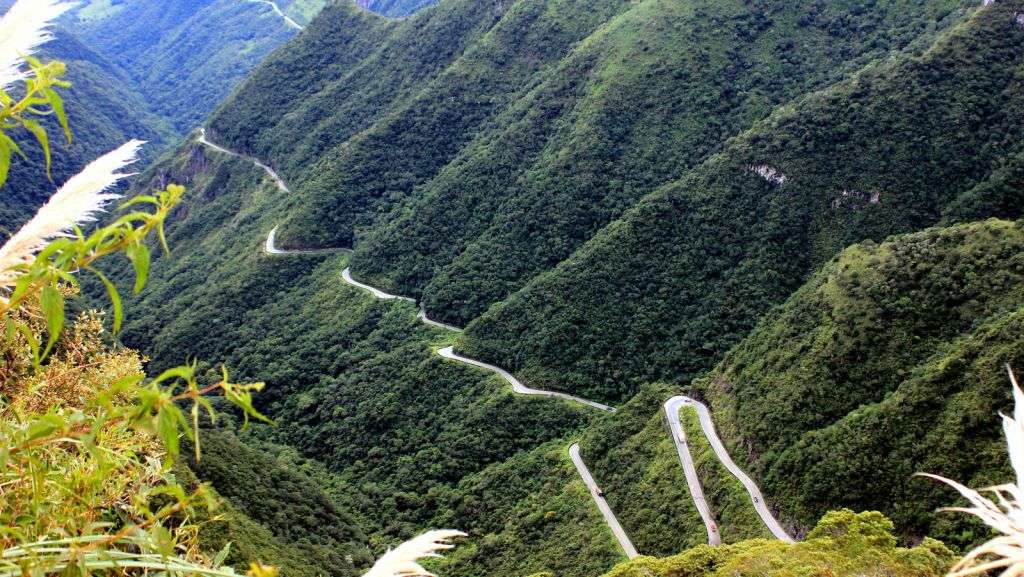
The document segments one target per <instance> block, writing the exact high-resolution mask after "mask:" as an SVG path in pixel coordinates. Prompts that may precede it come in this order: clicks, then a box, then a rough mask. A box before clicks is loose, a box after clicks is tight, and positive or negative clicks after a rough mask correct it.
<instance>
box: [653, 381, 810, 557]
mask: <svg viewBox="0 0 1024 577" xmlns="http://www.w3.org/2000/svg"><path fill="white" fill-rule="evenodd" d="M683 407H693V408H694V409H695V410H696V411H697V417H698V418H699V420H700V428H701V430H702V431H703V432H704V437H705V438H706V439H707V440H708V443H709V444H710V445H711V449H712V450H713V451H714V452H715V455H716V456H717V457H718V460H719V461H721V462H722V464H723V465H725V468H726V469H728V470H729V472H730V473H732V475H733V476H734V477H736V479H738V480H739V482H740V483H741V484H742V485H743V487H744V488H745V489H746V490H747V494H748V495H750V501H751V503H752V504H753V505H754V509H756V510H757V514H758V515H759V516H760V517H761V521H762V522H763V523H764V525H765V527H767V528H768V530H769V531H771V533H772V534H773V535H774V536H775V538H776V539H779V540H780V541H785V542H787V543H792V542H793V538H792V537H790V536H789V533H787V532H786V530H785V529H783V528H782V525H781V524H779V521H778V519H776V518H775V516H774V515H772V512H771V511H769V510H768V506H767V505H766V504H765V502H764V496H763V495H761V490H760V489H759V488H758V487H757V484H756V483H754V481H753V479H751V478H750V477H748V476H747V474H746V473H744V472H743V470H742V469H740V468H739V466H737V465H736V463H735V462H734V461H733V460H732V457H730V456H729V452H728V451H727V450H726V449H725V445H723V444H722V440H721V439H720V438H719V437H718V432H717V431H715V423H714V421H713V420H712V419H711V411H709V410H708V408H707V406H706V405H704V403H701V402H699V401H696V400H694V399H691V398H690V397H686V396H682V395H679V396H675V397H672V398H671V399H669V400H667V401H665V414H666V415H667V417H668V422H669V428H670V429H671V430H672V440H673V441H674V442H675V445H676V450H677V451H678V452H679V460H680V461H681V462H682V464H683V470H684V471H685V473H686V483H687V485H689V486H690V494H691V495H692V496H693V502H694V504H695V505H696V506H697V510H698V511H700V516H701V518H702V519H703V520H704V525H705V526H706V527H707V530H708V543H709V544H711V545H718V544H720V543H721V538H720V536H719V534H718V524H717V523H715V520H714V517H712V515H711V511H710V509H709V508H708V505H707V501H705V499H704V491H703V490H702V489H701V486H700V480H699V479H698V478H697V471H696V468H695V467H694V465H693V458H692V457H691V455H690V449H689V447H688V446H687V444H686V434H685V432H684V431H683V427H682V425H681V424H680V422H679V411H680V409H682V408H683Z"/></svg>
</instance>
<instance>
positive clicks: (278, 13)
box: [249, 0, 302, 30]
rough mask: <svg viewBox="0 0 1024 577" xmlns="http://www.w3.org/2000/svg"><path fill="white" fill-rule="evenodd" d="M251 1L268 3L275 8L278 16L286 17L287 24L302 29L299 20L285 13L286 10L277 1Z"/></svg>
mask: <svg viewBox="0 0 1024 577" xmlns="http://www.w3.org/2000/svg"><path fill="white" fill-rule="evenodd" d="M249 2H253V3H255V4H268V5H269V6H270V7H271V8H273V9H274V12H276V13H277V15H278V16H280V17H281V18H284V21H285V24H287V25H289V26H291V27H292V28H294V29H296V30H302V26H299V23H298V22H296V21H294V20H292V19H291V18H290V17H289V16H288V15H287V14H285V13H284V11H283V10H281V8H280V7H279V6H278V5H277V3H275V2H271V1H270V0H249Z"/></svg>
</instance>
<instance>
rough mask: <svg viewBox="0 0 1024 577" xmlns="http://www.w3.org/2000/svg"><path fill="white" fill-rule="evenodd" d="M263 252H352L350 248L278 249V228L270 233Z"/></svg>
mask: <svg viewBox="0 0 1024 577" xmlns="http://www.w3.org/2000/svg"><path fill="white" fill-rule="evenodd" d="M263 250H264V251H265V252H266V253H267V254H330V253H335V252H352V249H349V248H311V249H298V250H291V249H284V248H277V227H276V226H275V227H274V230H271V231H270V234H268V235H267V242H266V244H264V245H263Z"/></svg>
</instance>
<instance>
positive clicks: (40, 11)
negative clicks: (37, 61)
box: [0, 0, 75, 89]
mask: <svg viewBox="0 0 1024 577" xmlns="http://www.w3.org/2000/svg"><path fill="white" fill-rule="evenodd" d="M74 6H75V5H74V4H73V3H67V2H60V1H59V0H18V1H17V2H15V4H14V6H12V7H11V9H10V10H8V11H7V13H6V14H4V16H3V18H0V89H7V88H8V87H9V86H10V85H11V84H14V83H15V82H19V81H22V80H24V79H25V78H27V77H28V72H27V71H26V70H25V69H24V66H25V57H26V56H31V55H32V54H35V52H36V50H37V49H38V48H39V46H40V45H42V44H44V43H46V42H48V41H50V40H51V39H52V38H53V35H52V34H50V32H49V30H48V28H49V27H50V25H51V24H53V21H54V20H56V19H57V17H58V16H60V15H61V14H63V13H65V12H67V11H68V10H70V9H71V8H73V7H74Z"/></svg>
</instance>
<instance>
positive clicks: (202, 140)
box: [196, 126, 291, 254]
mask: <svg viewBox="0 0 1024 577" xmlns="http://www.w3.org/2000/svg"><path fill="white" fill-rule="evenodd" d="M196 141H197V142H199V144H202V145H204V146H209V147H210V148H212V149H214V150H216V151H217V152H221V153H224V154H227V155H228V156H234V157H237V158H244V159H245V160H248V161H249V162H251V163H253V164H255V165H256V166H258V167H260V168H262V169H263V171H264V172H266V173H267V176H269V177H270V179H271V180H273V181H274V184H276V185H277V188H278V189H280V190H281V192H287V193H289V194H290V193H291V189H289V188H288V185H287V184H285V182H284V180H282V179H281V177H280V176H279V175H278V174H277V172H275V171H274V169H273V168H270V167H269V166H267V165H266V164H263V163H262V162H260V161H259V159H256V158H253V157H251V156H246V155H244V154H241V153H238V152H235V151H234V150H228V149H226V148H224V147H223V146H219V145H216V144H214V143H212V142H210V141H209V140H207V139H206V127H205V126H204V127H201V128H200V129H199V138H197V139H196ZM274 230H277V229H274ZM281 254H284V253H281Z"/></svg>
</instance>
